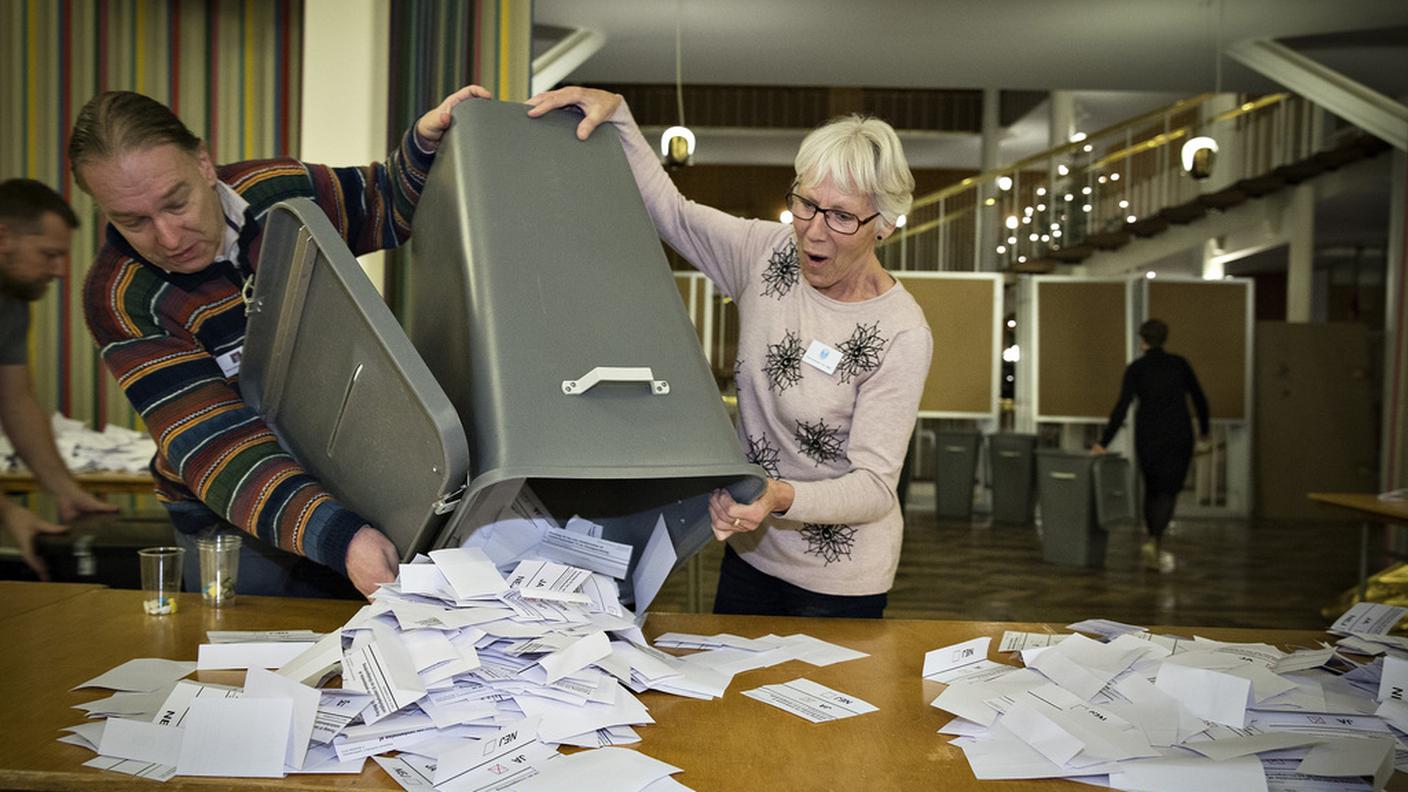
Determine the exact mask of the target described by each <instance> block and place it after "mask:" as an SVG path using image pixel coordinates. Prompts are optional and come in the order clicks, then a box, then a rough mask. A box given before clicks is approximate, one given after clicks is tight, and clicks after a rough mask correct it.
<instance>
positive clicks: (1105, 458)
mask: <svg viewBox="0 0 1408 792" xmlns="http://www.w3.org/2000/svg"><path fill="white" fill-rule="evenodd" d="M982 438H983V436H982V435H981V434H980V433H978V432H953V431H944V432H937V433H936V436H935V440H936V444H937V451H938V460H937V462H938V464H937V468H936V472H935V490H936V504H935V506H936V509H935V510H936V513H937V516H938V517H939V518H940V519H961V520H966V519H968V518H969V517H970V516H971V515H972V512H973V485H974V483H975V482H976V480H977V478H976V474H977V467H978V449H979V444H980V443H981V441H982ZM1036 446H1037V436H1036V435H1033V434H1012V433H999V434H993V435H989V436H988V461H989V468H990V471H991V478H990V481H991V484H992V519H993V522H996V523H1014V524H1019V525H1022V524H1027V523H1030V522H1032V521H1033V517H1034V514H1033V513H1034V509H1035V507H1036V505H1037V504H1038V503H1040V505H1041V538H1042V555H1043V557H1044V558H1045V559H1046V560H1047V561H1050V562H1052V563H1057V564H1073V565H1083V566H1096V565H1099V564H1101V563H1103V561H1104V558H1105V539H1106V533H1107V532H1108V531H1109V529H1111V528H1114V527H1117V526H1123V525H1132V524H1136V523H1137V522H1138V516H1137V511H1136V500H1135V492H1134V476H1133V471H1132V468H1131V466H1130V464H1129V460H1128V459H1126V458H1125V457H1123V456H1121V455H1119V454H1104V455H1102V456H1091V455H1090V454H1089V453H1087V452H1072V451H1061V450H1058V449H1040V450H1038V449H1037V447H1036Z"/></svg>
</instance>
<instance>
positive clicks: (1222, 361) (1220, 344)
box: [1017, 276, 1254, 516]
mask: <svg viewBox="0 0 1408 792" xmlns="http://www.w3.org/2000/svg"><path fill="white" fill-rule="evenodd" d="M1018 301H1019V314H1020V316H1021V318H1020V319H1019V343H1020V344H1021V348H1022V357H1021V360H1020V362H1019V363H1018V373H1017V405H1018V416H1017V427H1018V429H1019V430H1021V431H1037V428H1038V427H1039V426H1041V425H1046V426H1048V427H1050V426H1052V425H1057V426H1060V427H1061V428H1062V430H1063V432H1062V435H1063V439H1064V440H1065V442H1063V444H1062V445H1063V446H1066V447H1075V446H1077V445H1081V444H1082V441H1083V442H1084V444H1088V443H1089V442H1090V440H1089V439H1088V435H1089V434H1090V433H1091V432H1094V431H1096V429H1095V428H1096V427H1099V426H1101V425H1103V424H1104V423H1105V422H1106V421H1107V420H1108V418H1109V415H1110V410H1111V408H1112V407H1113V406H1114V405H1115V402H1116V400H1117V399H1118V397H1119V393H1120V387H1121V382H1122V378H1123V372H1124V369H1125V366H1126V365H1128V364H1129V362H1130V361H1132V360H1134V359H1136V358H1138V357H1139V356H1140V355H1141V354H1142V352H1141V350H1140V348H1139V335H1138V331H1139V326H1140V324H1141V323H1143V322H1144V321H1145V320H1147V319H1151V318H1157V319H1162V320H1163V321H1165V322H1167V323H1168V325H1169V328H1170V335H1169V341H1168V343H1167V345H1166V348H1167V349H1168V350H1169V351H1170V352H1173V353H1176V354H1179V355H1182V356H1183V357H1185V358H1187V360H1188V361H1189V363H1190V364H1191V365H1192V367H1193V370H1194V372H1196V374H1197V376H1198V379H1199V382H1200V383H1201V385H1202V387H1203V390H1204V392H1205V393H1206V395H1207V398H1208V403H1209V407H1210V410H1211V417H1212V429H1213V432H1212V434H1213V437H1212V440H1213V442H1212V443H1211V444H1210V445H1209V447H1208V448H1207V449H1205V450H1204V451H1203V452H1202V453H1201V454H1200V455H1199V456H1198V457H1196V458H1195V461H1194V465H1193V471H1192V474H1191V477H1190V486H1189V487H1188V489H1186V490H1185V495H1184V498H1183V502H1181V503H1180V505H1179V507H1178V513H1179V514H1183V515H1185V516H1196V515H1207V516H1239V515H1241V516H1244V515H1246V514H1247V513H1248V510H1249V508H1250V491H1251V481H1250V476H1251V472H1250V471H1251V448H1250V440H1251V428H1252V421H1251V407H1250V398H1251V392H1252V389H1251V362H1252V361H1251V349H1252V345H1251V344H1252V328H1253V321H1252V319H1253V313H1254V312H1253V293H1252V282H1251V281H1250V280H1247V279H1237V278H1228V279H1223V280H1215V281H1205V280H1201V279H1196V278H1170V277H1164V276H1160V277H1158V278H1154V279H1149V278H1146V277H1142V276H1128V277H1111V278H1076V277H1068V276H1038V277H1033V278H1030V279H1027V280H1025V281H1024V282H1023V283H1022V288H1021V290H1020V293H1019V300H1018ZM1137 410H1138V404H1137V402H1136V404H1135V405H1134V407H1133V408H1132V409H1131V410H1130V412H1129V414H1128V415H1127V416H1126V419H1125V420H1126V423H1125V429H1124V430H1122V431H1121V432H1120V433H1119V435H1117V436H1116V438H1115V444H1114V445H1115V448H1116V449H1118V450H1121V451H1123V452H1125V453H1126V455H1127V456H1129V457H1130V458H1131V459H1132V460H1133V461H1134V462H1137V458H1135V457H1134V453H1133V452H1134V446H1133V442H1132V440H1133V431H1132V427H1133V420H1134V415H1135V413H1136V412H1137Z"/></svg>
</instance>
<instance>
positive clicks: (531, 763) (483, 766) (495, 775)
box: [431, 718, 557, 789]
mask: <svg viewBox="0 0 1408 792" xmlns="http://www.w3.org/2000/svg"><path fill="white" fill-rule="evenodd" d="M544 749H546V750H544ZM548 753H553V754H555V753H557V751H556V750H553V749H552V748H550V747H548V746H546V745H544V744H543V743H541V742H539V741H538V719H537V718H528V719H525V720H521V721H519V722H517V723H514V724H510V725H509V726H507V727H505V728H503V729H502V730H500V731H498V732H496V733H495V734H492V735H489V736H488V737H485V738H484V739H482V740H478V741H476V742H472V743H469V744H467V745H465V746H464V747H463V748H460V749H458V750H455V751H452V752H450V753H447V754H443V755H441V756H440V757H439V758H438V761H437V762H436V764H435V769H434V772H433V776H432V779H431V780H432V781H433V782H434V784H435V786H436V787H437V788H440V789H479V788H485V785H486V783H487V782H494V783H499V784H503V785H505V786H507V785H509V784H513V783H515V782H516V781H515V780H516V779H517V780H522V779H526V778H530V777H532V776H533V775H536V773H537V768H536V767H535V765H536V764H538V763H539V762H541V761H543V760H545V759H546V758H547V754H548Z"/></svg>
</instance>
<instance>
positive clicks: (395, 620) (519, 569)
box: [59, 520, 865, 792]
mask: <svg viewBox="0 0 1408 792" xmlns="http://www.w3.org/2000/svg"><path fill="white" fill-rule="evenodd" d="M571 528H572V531H571V533H572V535H573V536H574V537H576V538H578V539H580V538H583V537H585V538H587V539H599V538H600V534H599V532H595V535H594V531H593V530H592V526H590V524H587V523H586V522H585V521H580V520H578V521H574V523H573V524H572V526H571ZM546 530H551V531H558V532H563V531H565V530H566V529H559V528H555V527H553V528H550V529H546ZM490 538H494V537H490ZM510 539H511V537H510V535H509V533H508V532H502V533H501V534H499V535H498V537H497V538H496V539H495V542H492V543H489V544H488V545H487V546H480V547H463V548H455V549H444V550H436V551H434V552H432V553H431V554H430V555H429V556H428V557H418V558H416V559H415V561H414V562H413V563H411V564H404V565H402V566H401V569H400V575H399V576H398V578H397V580H396V581H395V582H394V583H391V584H389V585H385V586H383V587H381V589H380V590H378V591H377V592H376V593H375V594H374V595H373V596H372V602H371V604H369V605H367V606H365V607H363V608H362V609H361V610H360V611H359V612H358V613H357V614H356V615H354V616H353V617H352V618H351V619H349V620H348V621H347V623H346V624H344V625H343V626H342V627H341V628H340V629H339V630H337V631H335V632H332V633H328V634H326V635H322V634H317V633H310V632H308V631H305V630H284V631H276V632H250V633H239V632H229V631H225V632H218V633H217V632H212V633H210V634H209V638H210V643H208V644H205V645H202V646H201V647H200V652H199V660H198V661H197V662H198V663H199V664H200V666H201V667H206V668H226V669H241V668H243V669H248V671H247V673H246V677H245V683H244V686H243V687H242V688H237V687H228V686H222V685H213V684H204V683H200V682H194V681H191V680H186V679H183V677H185V676H186V675H187V674H189V673H190V672H191V671H192V670H195V668H196V666H197V663H193V662H176V661H170V660H155V659H139V660H133V661H129V662H128V663H124V664H123V665H121V666H118V667H117V668H115V669H113V670H111V671H109V672H107V673H105V674H103V675H101V676H99V677H95V678H94V679H91V680H89V681H88V682H86V683H83V684H81V685H79V686H78V687H100V688H106V689H108V690H115V691H120V692H118V693H116V694H113V695H111V696H109V697H108V698H105V699H100V700H98V701H96V702H90V703H87V704H82V705H78V706H79V707H80V708H82V709H85V710H86V711H88V713H89V716H90V717H93V718H105V720H94V721H90V722H89V723H85V724H82V725H80V726H75V727H72V728H70V729H69V730H67V733H66V734H65V735H64V736H63V737H61V738H59V739H60V740H61V741H62V742H66V743H71V744H74V745H80V746H83V747H85V748H88V749H90V750H92V751H94V752H95V753H97V754H98V756H97V757H96V758H94V759H92V760H90V761H89V762H87V763H86V764H87V765H88V766H90V767H95V768H100V769H105V770H114V771H118V772H125V773H128V774H131V775H136V776H140V777H143V778H151V779H155V780H166V779H169V778H172V777H174V776H177V775H181V776H226V777H280V776H284V775H287V774H292V773H360V772H362V769H363V765H364V763H365V761H366V760H367V759H368V758H370V759H372V760H373V761H374V762H376V763H377V764H378V765H380V766H381V768H382V769H383V770H385V772H386V773H387V774H388V775H390V776H391V777H392V778H393V779H395V780H396V782H397V783H399V784H400V785H401V786H402V787H404V788H405V789H408V790H411V789H414V790H426V789H439V790H479V789H496V790H497V789H513V790H520V789H521V790H537V789H565V788H571V789H576V790H593V789H602V790H607V789H609V790H613V792H616V791H619V790H644V789H649V790H653V791H654V792H663V791H665V790H679V789H684V788H685V787H683V786H682V785H680V784H679V783H678V782H676V781H674V780H673V779H672V778H671V776H672V774H674V773H678V772H680V769H679V768H676V767H673V766H671V765H668V764H665V763H663V762H659V761H657V760H655V759H652V758H650V757H649V756H646V755H644V754H642V753H640V752H639V751H635V750H623V749H619V748H614V747H613V746H621V745H628V744H632V743H636V742H639V740H640V735H639V734H638V733H637V731H636V728H637V727H641V726H645V725H648V724H651V723H653V722H654V719H653V718H652V717H651V715H650V713H649V711H648V710H647V708H646V706H645V704H644V703H642V702H641V701H640V700H639V699H638V698H636V696H635V694H637V693H640V692H642V691H645V690H655V691H660V692H664V693H670V694H674V695H678V696H686V697H690V698H696V699H705V700H707V699H713V698H717V697H720V696H722V695H723V694H724V691H725V690H726V689H727V688H728V687H729V685H730V684H731V682H732V680H733V677H734V676H735V675H736V674H739V673H743V672H746V671H748V670H751V669H755V668H762V667H767V666H772V665H776V664H778V663H783V662H787V661H791V660H799V661H801V662H802V663H806V664H810V665H813V666H821V665H829V664H831V663H837V662H842V661H846V660H852V659H856V658H860V657H865V655H864V654H863V653H861V652H856V651H853V650H850V649H847V648H845V647H841V646H836V645H834V644H830V643H827V642H825V641H821V640H819V639H816V638H813V637H811V636H807V635H790V636H777V635H767V636H760V637H756V638H743V637H739V636H734V635H716V636H703V635H686V634H681V633H671V634H669V635H667V636H662V640H661V641H660V642H659V645H661V646H666V647H668V648H674V649H676V650H678V649H679V648H689V649H696V650H699V651H695V652H693V653H692V654H687V655H676V654H671V653H667V652H664V651H661V650H660V649H658V648H656V647H654V646H650V645H648V644H647V643H646V641H645V639H644V637H643V635H642V633H641V631H640V628H639V625H640V623H641V622H642V621H643V618H642V619H637V618H636V616H635V614H633V613H632V612H631V611H630V610H627V609H626V608H625V607H623V606H622V604H621V603H620V599H619V596H618V584H617V581H618V578H619V575H624V574H625V570H626V567H627V566H628V562H629V554H628V552H629V547H628V546H627V549H626V551H625V552H626V553H627V554H626V555H624V556H622V555H620V554H619V551H617V550H615V549H613V548H611V547H609V546H606V545H601V544H595V543H592V542H578V541H575V540H573V541H567V542H543V541H542V538H541V537H539V543H538V544H536V545H526V546H525V545H523V544H522V543H521V542H520V543H518V544H517V545H513V542H511V541H510ZM510 545H513V546H510ZM540 551H542V552H540ZM568 558H570V559H575V560H585V563H587V564H589V566H582V565H574V564H571V563H568V562H566V561H564V560H563V559H568ZM672 562H673V559H671V563H672ZM603 570H605V571H603ZM612 573H619V574H618V575H613V574H612ZM637 585H639V582H637ZM269 669H276V670H269ZM335 677H336V678H340V682H339V686H338V687H335V688H333V687H324V685H325V684H326V683H328V682H329V681H331V680H332V679H333V678H335ZM798 683H806V680H798ZM789 684H797V683H789ZM802 687H805V684H803V685H802ZM832 693H835V691H832ZM861 703H862V704H863V702H861ZM858 706H859V705H855V706H852V707H851V709H857V707H858ZM561 746H579V747H583V748H588V749H594V750H589V751H584V752H579V753H573V754H570V755H565V754H562V753H561V752H560V751H559V748H560V747H561ZM567 779H570V781H569V780H567ZM593 784H596V786H593Z"/></svg>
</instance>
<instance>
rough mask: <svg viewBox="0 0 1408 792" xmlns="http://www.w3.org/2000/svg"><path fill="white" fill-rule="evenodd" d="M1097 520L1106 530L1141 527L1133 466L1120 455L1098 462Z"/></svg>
mask: <svg viewBox="0 0 1408 792" xmlns="http://www.w3.org/2000/svg"><path fill="white" fill-rule="evenodd" d="M1093 469H1094V475H1095V481H1094V483H1095V519H1096V520H1097V521H1098V522H1099V523H1100V527H1101V528H1104V529H1105V530H1107V531H1108V530H1110V529H1111V528H1124V527H1129V526H1137V525H1139V501H1138V498H1136V497H1135V490H1134V466H1133V465H1131V464H1129V460H1128V459H1126V458H1125V457H1123V456H1121V455H1119V454H1105V455H1104V456H1101V457H1098V458H1096V460H1095V465H1094V468H1093Z"/></svg>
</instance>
